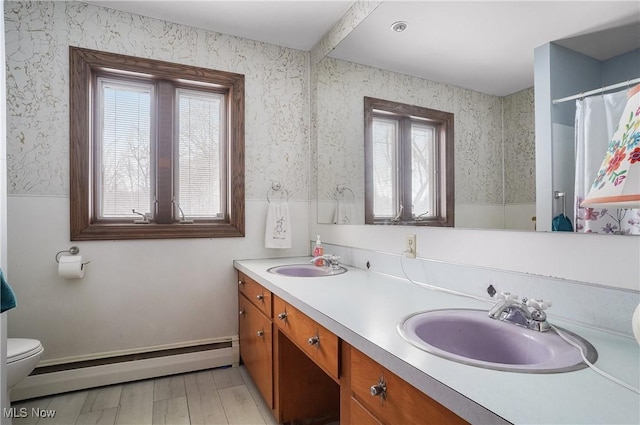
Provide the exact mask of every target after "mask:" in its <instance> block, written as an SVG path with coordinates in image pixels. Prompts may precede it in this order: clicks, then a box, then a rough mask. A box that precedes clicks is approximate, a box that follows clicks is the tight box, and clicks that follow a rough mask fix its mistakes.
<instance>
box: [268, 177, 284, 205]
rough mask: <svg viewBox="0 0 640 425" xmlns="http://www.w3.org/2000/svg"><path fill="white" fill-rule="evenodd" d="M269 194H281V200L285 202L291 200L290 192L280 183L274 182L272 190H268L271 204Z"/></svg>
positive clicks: (269, 201) (269, 200)
mask: <svg viewBox="0 0 640 425" xmlns="http://www.w3.org/2000/svg"><path fill="white" fill-rule="evenodd" d="M269 193H273V194H277V193H280V199H281V200H283V201H288V200H289V191H288V190H287V189H285V188H283V187H282V185H281V184H280V182H278V181H272V182H271V188H270V189H269V190H267V202H268V203H271V198H269Z"/></svg>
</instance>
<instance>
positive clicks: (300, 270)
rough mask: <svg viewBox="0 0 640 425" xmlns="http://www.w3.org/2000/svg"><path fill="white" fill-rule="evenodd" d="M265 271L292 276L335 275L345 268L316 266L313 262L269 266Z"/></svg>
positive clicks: (345, 270) (344, 270)
mask: <svg viewBox="0 0 640 425" xmlns="http://www.w3.org/2000/svg"><path fill="white" fill-rule="evenodd" d="M267 271H268V272H270V273H275V274H281V275H284V276H292V277H323V276H336V275H339V274H342V273H346V272H347V269H345V268H344V267H342V266H338V267H337V268H332V267H324V266H316V265H314V264H288V265H286V266H277V267H271V268H270V269H268V270H267Z"/></svg>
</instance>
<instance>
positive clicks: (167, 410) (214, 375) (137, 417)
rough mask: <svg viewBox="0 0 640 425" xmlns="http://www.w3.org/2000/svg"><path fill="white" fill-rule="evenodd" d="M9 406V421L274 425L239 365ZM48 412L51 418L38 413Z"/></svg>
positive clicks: (64, 424)
mask: <svg viewBox="0 0 640 425" xmlns="http://www.w3.org/2000/svg"><path fill="white" fill-rule="evenodd" d="M11 407H13V408H14V413H15V414H14V419H13V424H14V425H26V424H38V425H45V424H47V425H49V424H61V425H73V424H76V425H85V424H109V425H114V424H132V425H146V424H152V425H156V424H158V425H160V424H171V425H183V424H191V425H195V424H206V425H218V424H251V425H257V424H266V425H274V424H276V422H275V419H274V418H273V415H272V414H271V410H270V409H269V408H268V407H267V405H266V404H265V402H264V400H263V399H262V397H261V396H260V394H259V393H258V391H257V389H256V387H255V385H254V384H253V382H252V380H251V378H250V377H249V375H248V374H247V372H246V369H244V367H242V366H241V367H239V368H222V369H211V370H205V371H200V372H193V373H186V374H183V375H174V376H168V377H162V378H156V379H148V380H144V381H137V382H131V383H125V384H119V385H110V386H108V387H101V388H95V389H90V390H85V391H76V392H71V393H66V394H61V395H56V396H51V397H43V398H38V399H34V400H25V401H21V402H16V403H14V404H13V405H12V406H11ZM34 409H35V410H34ZM38 409H39V410H38ZM53 411H55V416H53V417H38V415H40V416H47V415H48V414H49V412H53ZM38 412H39V413H38ZM20 416H24V417H20Z"/></svg>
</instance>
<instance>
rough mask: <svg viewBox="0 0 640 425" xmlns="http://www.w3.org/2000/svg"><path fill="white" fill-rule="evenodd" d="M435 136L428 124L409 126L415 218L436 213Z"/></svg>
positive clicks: (433, 130)
mask: <svg viewBox="0 0 640 425" xmlns="http://www.w3.org/2000/svg"><path fill="white" fill-rule="evenodd" d="M435 140H436V136H435V128H434V127H433V126H430V125H428V124H422V123H416V122H413V123H412V124H411V192H412V205H413V214H414V216H415V217H433V216H434V215H435V213H436V193H435V192H436V190H435V185H436V182H437V169H436V143H435Z"/></svg>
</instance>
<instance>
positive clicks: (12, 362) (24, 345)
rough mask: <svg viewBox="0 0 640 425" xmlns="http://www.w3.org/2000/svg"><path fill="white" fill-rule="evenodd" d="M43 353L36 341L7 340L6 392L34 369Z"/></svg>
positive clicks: (23, 339) (40, 345) (38, 342)
mask: <svg viewBox="0 0 640 425" xmlns="http://www.w3.org/2000/svg"><path fill="white" fill-rule="evenodd" d="M43 351H44V348H42V344H40V341H38V340H37V339H27V338H7V391H8V392H10V391H11V389H12V388H13V387H15V386H16V385H17V384H18V382H20V381H22V380H23V379H24V378H26V377H27V376H28V375H29V374H30V373H31V372H32V371H33V369H35V367H36V365H37V364H38V361H40V357H41V356H42V352H43Z"/></svg>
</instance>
